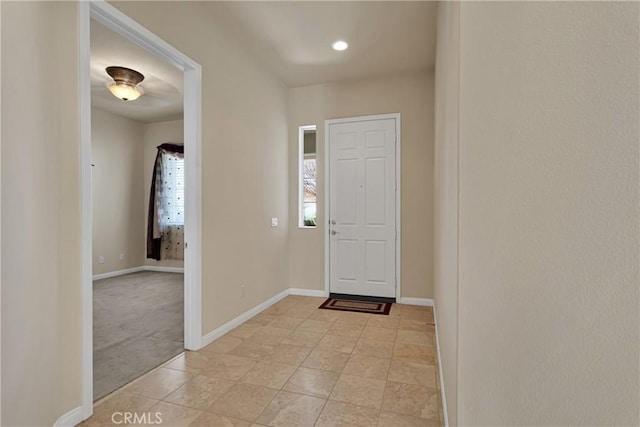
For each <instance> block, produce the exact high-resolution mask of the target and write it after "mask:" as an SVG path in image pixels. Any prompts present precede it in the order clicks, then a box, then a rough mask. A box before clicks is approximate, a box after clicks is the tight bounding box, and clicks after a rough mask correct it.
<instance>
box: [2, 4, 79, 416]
mask: <svg viewBox="0 0 640 427" xmlns="http://www.w3.org/2000/svg"><path fill="white" fill-rule="evenodd" d="M0 8H1V9H2V12H1V15H2V18H1V19H2V22H1V25H0V27H1V28H2V36H1V39H2V48H1V50H2V73H1V74H2V106H1V110H2V126H1V129H2V291H1V292H2V295H1V298H0V299H1V300H2V332H1V334H0V335H1V337H2V402H1V404H2V420H0V424H2V425H13V426H15V425H28V426H35V425H38V426H41V425H53V423H54V422H55V421H56V419H58V417H59V416H60V415H62V414H63V413H65V412H67V411H69V410H70V409H72V408H75V407H77V406H78V405H79V404H80V400H81V375H80V369H79V367H80V366H81V365H82V363H81V351H80V343H81V326H82V324H81V316H80V313H81V312H80V310H81V303H80V272H81V266H80V259H81V256H80V180H79V177H80V168H79V165H80V161H79V146H80V144H79V141H78V128H79V127H78V85H77V81H78V55H77V46H78V40H77V8H76V4H74V3H70V2H2V3H1V4H0ZM17 41H19V42H17Z"/></svg>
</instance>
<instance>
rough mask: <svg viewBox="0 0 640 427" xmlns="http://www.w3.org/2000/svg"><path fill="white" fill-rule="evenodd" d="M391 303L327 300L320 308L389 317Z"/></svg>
mask: <svg viewBox="0 0 640 427" xmlns="http://www.w3.org/2000/svg"><path fill="white" fill-rule="evenodd" d="M391 304H393V303H390V302H375V301H361V300H354V299H341V298H327V300H326V301H325V302H323V303H322V305H321V306H320V307H318V308H323V309H325V310H339V311H353V312H355V313H370V314H382V315H385V316H386V315H388V314H389V311H390V310H391Z"/></svg>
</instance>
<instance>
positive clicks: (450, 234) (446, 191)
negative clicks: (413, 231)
mask: <svg viewBox="0 0 640 427" xmlns="http://www.w3.org/2000/svg"><path fill="white" fill-rule="evenodd" d="M459 13H460V3H458V2H442V3H439V4H438V38H437V40H438V41H437V49H436V52H437V54H436V87H435V194H434V206H435V212H434V220H435V222H434V224H435V227H434V243H435V247H434V254H433V255H434V266H433V278H434V279H433V286H434V294H435V295H434V296H435V316H436V322H437V328H438V344H439V346H440V348H439V350H440V354H441V363H442V372H441V374H442V375H443V377H444V378H443V380H444V390H445V391H446V403H447V408H446V409H447V412H448V416H449V419H448V421H449V425H451V426H455V425H457V392H458V137H459V134H458V127H459V124H460V117H459V110H458V109H459V106H460V102H459V81H460V72H459V58H460V38H459Z"/></svg>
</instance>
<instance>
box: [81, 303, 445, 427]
mask: <svg viewBox="0 0 640 427" xmlns="http://www.w3.org/2000/svg"><path fill="white" fill-rule="evenodd" d="M322 301H323V299H322V298H312V297H301V296H289V297H287V298H285V299H283V300H282V301H280V302H278V303H277V304H275V305H273V306H271V307H270V308H268V309H267V310H265V311H263V312H262V313H260V314H258V315H257V316H255V317H253V318H252V319H250V320H248V321H247V322H245V323H244V324H242V325H240V326H238V327H237V328H235V329H234V330H232V331H231V332H229V333H228V334H226V335H224V336H223V337H221V338H219V339H217V340H216V341H214V342H213V343H211V344H210V345H209V346H207V347H205V348H203V349H202V350H200V351H197V352H185V353H183V354H181V355H180V356H178V357H176V358H174V359H172V360H171V361H169V362H167V363H166V364H164V365H162V366H161V367H159V368H157V369H155V370H153V371H151V372H149V373H148V374H146V375H144V376H143V377H141V378H139V379H137V380H136V381H134V382H132V383H130V384H128V385H127V386H125V387H123V388H122V389H120V390H118V391H116V392H115V393H113V394H112V395H110V396H107V397H106V398H105V399H103V400H102V401H99V402H97V403H96V407H95V409H94V415H93V416H92V417H91V418H90V419H88V420H87V421H85V422H84V423H82V424H81V425H83V426H103V425H114V424H113V422H112V421H115V422H116V423H119V424H120V425H122V424H124V422H123V421H124V418H123V417H125V416H126V413H131V414H132V415H129V416H131V417H133V416H136V415H137V416H138V419H137V420H136V419H134V418H130V419H129V420H130V421H132V422H131V423H133V421H137V424H145V422H146V423H147V424H153V425H165V426H192V427H195V426H252V427H256V426H291V427H302V426H314V425H315V426H366V427H370V426H376V425H377V426H389V427H395V426H441V425H443V422H442V419H443V418H442V405H441V402H440V385H439V378H438V370H437V364H436V356H435V354H436V352H435V337H434V335H435V332H434V325H433V312H432V310H431V309H430V308H428V307H416V306H408V305H399V304H394V305H393V307H392V309H391V313H390V314H389V316H381V315H373V314H361V313H351V312H339V311H330V310H320V309H318V308H317V307H318V306H319V305H320V304H321V303H322ZM156 413H157V414H158V415H157V418H156ZM114 414H115V415H114ZM112 417H115V418H113V420H112ZM160 420H161V422H159V421H160ZM131 423H130V424H131Z"/></svg>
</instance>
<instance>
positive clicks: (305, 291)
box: [289, 288, 327, 297]
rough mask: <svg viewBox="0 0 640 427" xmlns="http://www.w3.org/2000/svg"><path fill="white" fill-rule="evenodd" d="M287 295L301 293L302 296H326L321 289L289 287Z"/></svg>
mask: <svg viewBox="0 0 640 427" xmlns="http://www.w3.org/2000/svg"><path fill="white" fill-rule="evenodd" d="M289 295H301V296H304V297H326V296H327V295H326V294H325V293H324V291H322V290H318V289H303V288H289Z"/></svg>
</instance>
